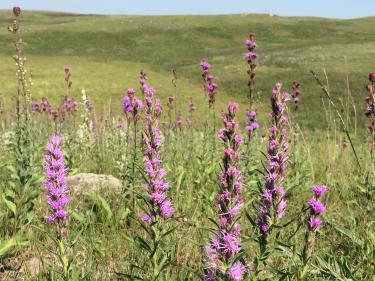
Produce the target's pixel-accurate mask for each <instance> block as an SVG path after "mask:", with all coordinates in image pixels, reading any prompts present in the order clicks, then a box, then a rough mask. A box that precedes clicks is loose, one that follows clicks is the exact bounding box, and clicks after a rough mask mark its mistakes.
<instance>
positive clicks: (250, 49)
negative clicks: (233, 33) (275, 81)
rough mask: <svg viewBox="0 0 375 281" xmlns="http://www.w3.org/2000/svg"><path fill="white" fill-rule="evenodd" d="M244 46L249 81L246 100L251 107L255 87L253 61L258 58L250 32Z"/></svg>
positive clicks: (253, 36)
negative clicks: (245, 47)
mask: <svg viewBox="0 0 375 281" xmlns="http://www.w3.org/2000/svg"><path fill="white" fill-rule="evenodd" d="M245 45H246V46H247V53H246V55H245V58H246V59H247V63H248V65H249V69H248V70H247V74H248V76H249V80H248V83H247V86H248V88H249V92H248V98H249V103H250V106H251V103H252V99H253V94H254V93H253V92H254V86H255V75H256V73H255V68H256V66H257V65H256V63H255V60H256V59H257V58H258V55H257V54H256V53H255V49H256V48H257V44H256V43H255V33H253V32H251V33H250V34H249V39H248V40H246V41H245Z"/></svg>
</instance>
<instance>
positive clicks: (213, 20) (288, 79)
mask: <svg viewBox="0 0 375 281" xmlns="http://www.w3.org/2000/svg"><path fill="white" fill-rule="evenodd" d="M11 19H12V13H11V11H4V10H3V11H0V26H3V27H4V28H1V29H0V42H1V44H0V61H1V64H0V93H2V94H3V95H4V96H5V99H6V100H9V97H10V96H11V95H12V94H14V93H15V89H16V80H15V76H14V73H15V66H14V63H13V61H12V58H11V55H12V54H13V52H14V51H13V46H12V43H11V37H10V35H9V34H8V33H7V31H6V28H5V27H6V26H7V25H8V23H9V22H10V21H11ZM21 20H22V37H23V40H24V42H25V53H26V55H27V58H28V69H29V70H31V71H32V73H33V77H34V88H33V94H34V96H36V97H41V96H43V95H47V96H49V97H59V96H60V94H61V93H62V92H63V91H64V89H65V88H64V81H63V76H64V73H63V67H64V66H65V65H69V66H71V67H72V68H73V81H74V85H75V88H74V94H75V96H76V97H77V98H78V97H79V92H80V88H82V87H84V88H85V89H86V91H87V92H88V94H89V96H90V97H91V99H93V100H94V102H95V104H96V107H97V110H103V109H104V108H106V106H107V105H108V104H109V103H110V101H112V105H113V107H114V108H119V107H120V106H119V102H118V101H119V99H120V98H121V96H122V95H123V93H124V90H125V89H126V88H128V87H137V76H138V72H139V70H140V69H144V70H145V71H146V72H148V73H149V75H150V78H151V80H150V84H151V85H154V86H155V87H156V88H157V89H158V90H159V92H160V95H161V96H162V97H167V96H168V95H171V94H172V92H173V87H172V85H171V82H170V81H171V73H170V70H171V68H172V67H176V69H177V72H178V73H179V75H180V77H181V81H180V82H179V86H178V94H179V96H181V97H179V103H180V104H181V105H180V106H184V109H183V110H184V111H186V108H187V100H188V98H189V97H193V99H194V100H195V101H196V102H197V103H198V104H200V103H202V102H203V94H202V90H201V76H200V68H199V61H200V59H201V58H202V57H205V58H207V59H208V60H209V62H210V63H211V64H212V65H213V69H212V71H213V74H214V75H215V76H216V78H217V82H218V84H219V94H218V102H219V106H218V107H217V108H218V110H219V109H220V108H221V107H222V106H223V105H224V103H226V102H227V101H228V100H230V99H233V100H236V101H238V102H240V103H245V102H246V91H247V82H246V67H247V64H246V61H245V59H244V58H243V54H244V53H245V52H246V48H245V46H244V45H243V41H244V40H245V39H246V37H247V34H248V32H249V31H253V32H256V34H257V37H256V39H257V42H258V45H259V48H258V50H257V52H258V53H259V55H260V59H259V68H258V74H257V77H256V81H257V85H256V91H257V94H258V96H259V98H260V102H259V103H258V108H260V111H261V112H262V114H265V113H267V112H268V109H265V110H262V109H263V108H264V107H263V106H264V105H265V102H268V97H269V95H270V91H271V89H272V87H273V85H274V83H275V82H276V81H281V82H283V83H284V85H285V87H284V90H285V91H289V90H290V85H291V83H292V81H294V80H298V81H300V82H301V83H302V85H303V88H302V106H301V112H300V113H299V116H298V118H299V119H300V120H301V121H302V122H303V123H304V125H305V126H306V127H310V128H313V127H319V122H321V121H322V120H323V113H322V111H323V110H322V109H321V103H322V102H321V97H322V94H321V92H320V90H319V88H318V87H317V85H316V83H315V81H314V80H313V78H312V76H311V74H310V73H309V71H310V70H311V69H313V70H316V71H318V72H319V73H321V74H322V70H323V69H325V70H326V72H327V75H328V78H329V84H330V89H331V91H332V92H333V94H334V95H335V97H336V98H343V99H344V97H345V89H346V88H347V82H346V77H347V75H348V77H349V87H350V90H351V94H352V96H353V97H354V99H355V101H356V104H357V111H358V112H359V113H358V114H361V112H362V108H363V97H364V95H365V91H364V90H363V86H364V84H365V83H366V82H367V75H368V73H369V72H372V71H375V30H374V28H373V27H374V26H375V17H369V18H361V19H355V20H332V19H324V18H311V17H303V18H302V17H278V16H273V17H271V16H269V15H253V14H242V15H226V16H96V15H78V14H67V13H50V12H24V13H22V17H21ZM344 103H345V101H344ZM266 105H267V106H268V103H267V104H266ZM180 108H181V107H180ZM198 108H200V110H204V108H205V106H203V105H198ZM311 117H313V118H311Z"/></svg>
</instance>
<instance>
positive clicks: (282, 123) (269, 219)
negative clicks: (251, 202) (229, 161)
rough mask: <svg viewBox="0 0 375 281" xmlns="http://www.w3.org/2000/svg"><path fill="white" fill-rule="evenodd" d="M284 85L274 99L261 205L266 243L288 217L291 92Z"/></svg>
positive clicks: (277, 88) (260, 221)
mask: <svg viewBox="0 0 375 281" xmlns="http://www.w3.org/2000/svg"><path fill="white" fill-rule="evenodd" d="M281 88H282V84H281V83H276V85H275V87H274V89H273V91H272V97H271V105H272V112H271V113H270V118H271V122H272V125H271V127H270V128H269V130H268V131H269V139H268V149H267V164H266V169H265V178H264V180H265V184H264V189H263V193H262V200H261V202H262V203H261V204H260V205H259V206H258V212H259V217H258V219H257V221H256V223H257V225H258V226H259V230H260V232H261V233H262V235H263V238H264V240H265V239H266V237H267V235H268V234H269V233H270V232H271V230H272V227H273V226H274V225H275V224H276V223H277V222H278V221H279V220H280V219H282V218H283V217H284V214H285V208H286V206H287V200H285V199H284V194H285V191H284V187H283V182H284V173H285V170H286V162H287V160H288V156H287V150H288V146H289V144H288V142H287V139H286V134H287V128H286V123H287V120H288V119H287V117H286V115H285V109H286V101H287V100H289V94H288V93H281Z"/></svg>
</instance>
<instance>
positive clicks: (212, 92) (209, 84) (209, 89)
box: [200, 60, 218, 107]
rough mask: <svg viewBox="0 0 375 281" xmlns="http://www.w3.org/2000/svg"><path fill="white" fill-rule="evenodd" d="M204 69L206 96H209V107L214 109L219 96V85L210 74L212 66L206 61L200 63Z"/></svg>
mask: <svg viewBox="0 0 375 281" xmlns="http://www.w3.org/2000/svg"><path fill="white" fill-rule="evenodd" d="M200 66H201V68H202V72H203V73H202V78H203V87H204V91H205V94H206V95H207V94H208V105H209V106H210V107H212V106H213V105H214V104H215V101H216V95H217V88H218V86H217V84H216V83H215V82H214V79H215V78H214V76H213V75H212V74H211V73H210V69H211V65H210V64H209V63H208V62H207V61H206V60H202V61H201V63H200Z"/></svg>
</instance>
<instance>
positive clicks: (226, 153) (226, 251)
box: [204, 102, 245, 280]
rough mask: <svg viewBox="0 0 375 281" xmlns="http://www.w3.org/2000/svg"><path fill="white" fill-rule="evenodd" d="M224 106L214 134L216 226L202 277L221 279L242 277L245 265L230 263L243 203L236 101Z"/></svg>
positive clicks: (238, 246)
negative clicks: (218, 153) (219, 159)
mask: <svg viewBox="0 0 375 281" xmlns="http://www.w3.org/2000/svg"><path fill="white" fill-rule="evenodd" d="M227 110H228V113H222V119H223V123H224V128H221V129H220V130H219V133H218V138H219V139H221V140H222V141H223V143H224V149H223V165H222V166H223V170H222V171H221V173H220V175H219V180H220V191H219V193H218V194H217V196H216V204H215V206H216V208H217V211H218V224H219V226H220V229H219V231H218V233H217V234H216V235H215V236H214V237H213V238H211V241H210V243H209V244H208V245H206V248H208V249H209V253H210V255H209V256H207V249H206V258H205V259H204V263H205V266H206V270H205V277H204V278H213V280H219V277H221V278H222V279H224V278H225V279H224V280H227V278H232V279H229V280H242V279H238V278H242V276H243V275H244V272H245V267H244V266H243V264H242V263H241V262H237V263H235V264H234V265H232V263H233V258H234V256H235V255H236V254H237V253H239V252H240V251H241V241H240V240H241V239H240V238H241V226H240V225H239V223H238V218H239V216H240V215H241V210H242V207H243V199H242V198H241V196H240V192H241V190H242V186H243V184H242V181H243V174H242V172H241V170H240V169H239V168H238V167H239V163H238V162H239V160H240V159H241V157H240V152H239V151H238V149H239V147H240V145H241V144H242V143H243V139H242V137H241V136H240V135H238V134H236V129H237V128H238V122H236V121H235V120H234V119H235V115H236V113H237V111H238V105H237V104H236V103H234V102H229V103H228V108H227ZM212 255H215V257H216V259H215V260H214V261H212V260H213V259H212V258H210V257H211V256H212ZM219 264H226V268H230V269H228V270H227V271H222V267H220V266H219ZM230 265H232V267H230ZM207 276H208V277H207ZM236 278H237V279H236ZM207 280H209V279H207ZM220 280H221V279H220Z"/></svg>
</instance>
